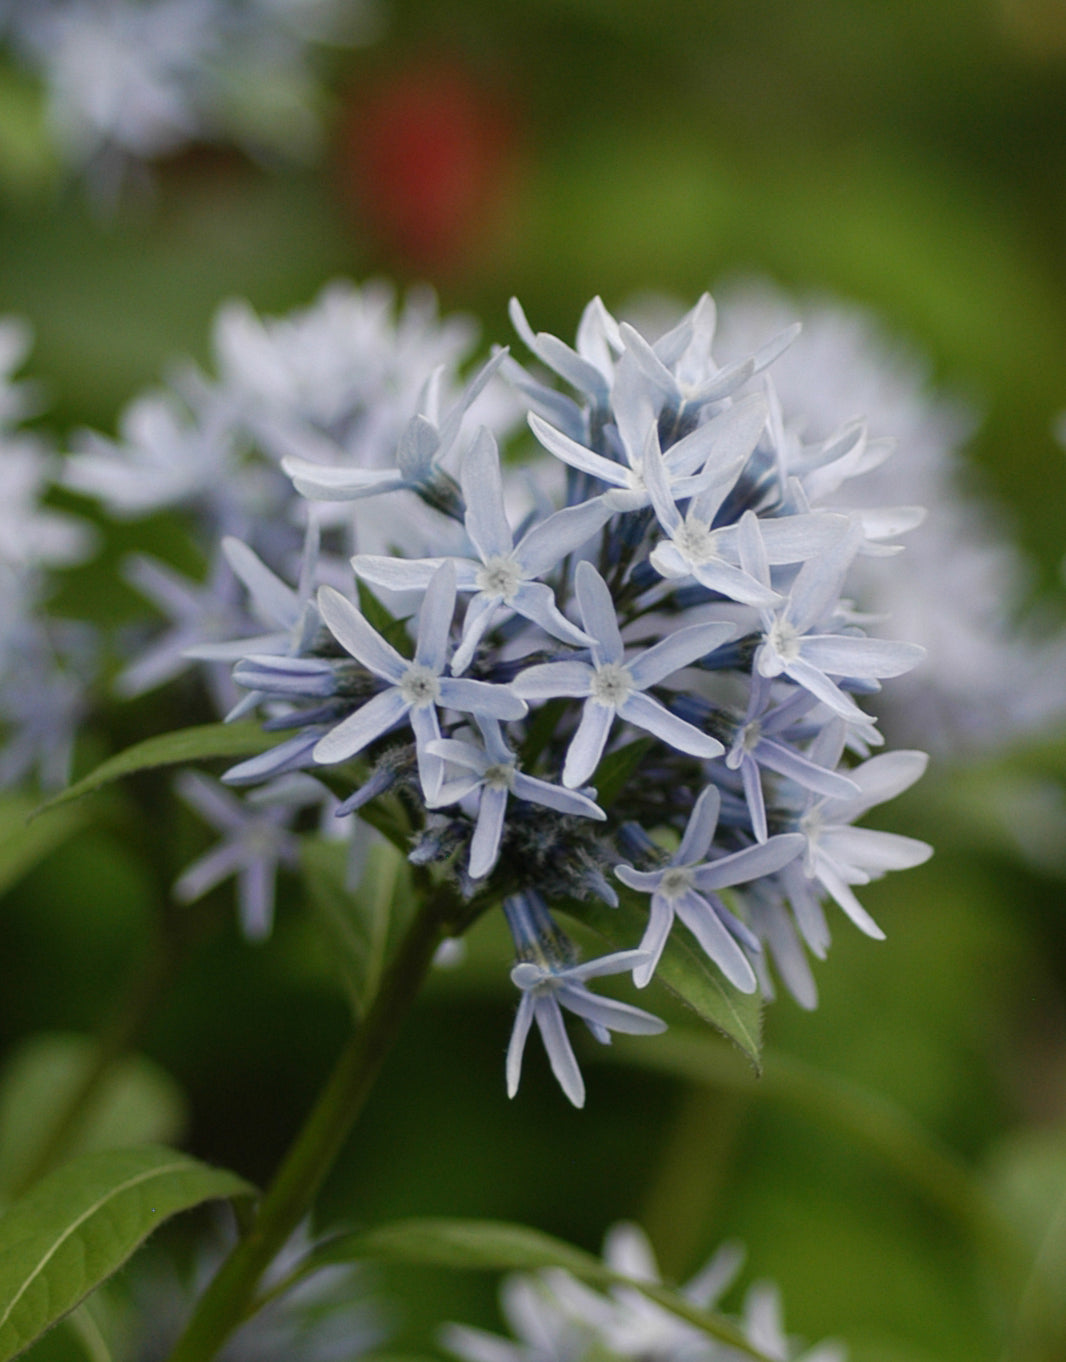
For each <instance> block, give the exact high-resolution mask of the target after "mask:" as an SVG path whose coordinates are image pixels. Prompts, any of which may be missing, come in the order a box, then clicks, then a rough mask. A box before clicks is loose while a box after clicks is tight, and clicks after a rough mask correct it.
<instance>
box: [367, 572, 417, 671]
mask: <svg viewBox="0 0 1066 1362" xmlns="http://www.w3.org/2000/svg"><path fill="white" fill-rule="evenodd" d="M356 591H357V593H358V596H359V609H360V610H361V611H362V612H363V616H364V618H365V619H366V622H367V624H369V625H371V626H372V627H373V628H374V629H376V630H377V631H378V633H379V634H380V635H381V637H382V638H383V639H384V640H385V641H386V643H391V644H392V646H393V647H394V648H395V649H396V651H397V652H398V653H402V654H403V655H404V657H410V655H411V638H410V635H409V634H408V632H407V623H406V621H405V620H398V619H396V617H395V616H394V615H392V614H390V612H389V611H388V610H386V608H385V607H384V606H383V605H382V604H381V602H380V601H379V600H378V598H377V597H376V596H375V595H374V593H373V592H372V591H371V590H370V588H369V587H368V586H367V584H366V582H364V581H363V580H362V578H360V579H359V581H358V582H357V583H356Z"/></svg>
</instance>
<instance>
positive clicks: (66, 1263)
mask: <svg viewBox="0 0 1066 1362" xmlns="http://www.w3.org/2000/svg"><path fill="white" fill-rule="evenodd" d="M252 1192H253V1189H252V1187H250V1186H249V1184H248V1183H247V1182H245V1181H244V1179H243V1178H239V1177H237V1175H236V1174H235V1173H229V1172H226V1171H225V1170H223V1169H218V1168H209V1167H207V1166H206V1165H205V1164H202V1163H199V1162H197V1160H196V1159H191V1158H189V1157H188V1155H186V1154H179V1153H177V1152H175V1151H174V1150H172V1149H164V1148H162V1147H160V1146H158V1145H146V1146H141V1147H139V1148H136V1149H122V1150H108V1151H107V1152H105V1153H95V1154H85V1155H83V1156H82V1157H81V1158H79V1159H75V1160H74V1161H73V1162H71V1163H68V1164H66V1165H65V1166H64V1167H63V1168H60V1169H58V1170H57V1171H56V1172H54V1173H50V1174H49V1175H48V1176H47V1177H45V1178H42V1179H41V1181H40V1182H38V1183H36V1184H35V1185H34V1186H33V1187H32V1188H31V1189H30V1191H29V1192H27V1193H26V1195H25V1196H24V1197H22V1198H21V1199H20V1200H19V1201H16V1202H15V1203H14V1205H13V1206H11V1208H10V1209H9V1210H8V1211H7V1213H6V1215H4V1216H3V1217H0V1245H3V1247H2V1248H0V1362H8V1359H9V1358H12V1357H16V1356H18V1354H19V1353H20V1352H22V1351H23V1349H24V1348H26V1347H28V1346H29V1345H30V1343H32V1342H33V1340H34V1339H35V1338H38V1337H39V1336H40V1335H41V1334H42V1333H44V1331H45V1330H46V1329H48V1328H50V1327H51V1326H52V1325H53V1324H55V1323H56V1321H57V1320H59V1319H61V1318H62V1317H63V1316H64V1315H65V1314H67V1312H68V1311H70V1310H72V1309H73V1308H74V1307H75V1306H76V1305H77V1304H78V1302H79V1301H81V1300H83V1299H84V1297H85V1296H87V1295H88V1293H89V1292H90V1291H92V1290H93V1289H94V1288H95V1287H97V1286H99V1284H100V1283H101V1282H102V1281H105V1280H106V1279H107V1278H108V1277H110V1276H111V1274H112V1273H114V1272H116V1271H117V1270H118V1269H119V1268H120V1267H121V1266H122V1264H123V1263H124V1262H125V1261H126V1259H127V1258H128V1257H129V1256H130V1254H131V1253H132V1252H133V1251H134V1249H136V1248H137V1246H138V1245H139V1244H140V1243H141V1242H142V1241H143V1240H144V1239H146V1238H147V1237H148V1235H149V1234H151V1232H152V1231H153V1230H154V1229H155V1228H156V1226H157V1225H160V1224H161V1223H162V1222H163V1221H164V1220H166V1219H167V1218H168V1217H169V1216H172V1215H175V1214H176V1213H177V1212H178V1211H183V1210H186V1209H188V1208H189V1207H191V1206H196V1205H198V1204H199V1203H200V1202H202V1201H209V1200H212V1199H214V1198H216V1197H243V1196H249V1195H251V1194H252Z"/></svg>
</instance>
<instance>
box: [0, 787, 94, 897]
mask: <svg viewBox="0 0 1066 1362" xmlns="http://www.w3.org/2000/svg"><path fill="white" fill-rule="evenodd" d="M33 809H34V802H33V801H32V800H29V799H27V798H26V797H25V796H23V795H10V796H8V797H7V798H5V799H4V800H3V801H2V802H0V894H2V893H4V892H5V891H6V890H7V889H9V888H10V887H11V885H13V884H15V883H16V882H17V881H18V880H19V879H20V878H21V877H22V876H23V875H25V874H26V872H27V871H28V870H32V869H33V867H34V866H35V865H37V863H38V862H39V861H43V860H44V859H45V857H46V856H49V855H51V853H52V852H53V851H54V850H55V849H56V847H58V846H60V845H61V844H62V843H63V842H65V841H66V840H67V838H68V837H70V836H72V835H73V834H74V833H75V832H77V831H78V829H79V828H81V827H82V826H83V825H84V823H85V819H84V817H83V816H82V814H81V813H80V812H76V811H75V810H73V809H64V810H63V814H62V816H59V815H57V816H56V817H55V818H50V819H48V821H47V822H45V823H37V824H35V825H34V826H33V827H27V826H26V820H27V819H28V818H29V817H30V815H31V814H32V813H33Z"/></svg>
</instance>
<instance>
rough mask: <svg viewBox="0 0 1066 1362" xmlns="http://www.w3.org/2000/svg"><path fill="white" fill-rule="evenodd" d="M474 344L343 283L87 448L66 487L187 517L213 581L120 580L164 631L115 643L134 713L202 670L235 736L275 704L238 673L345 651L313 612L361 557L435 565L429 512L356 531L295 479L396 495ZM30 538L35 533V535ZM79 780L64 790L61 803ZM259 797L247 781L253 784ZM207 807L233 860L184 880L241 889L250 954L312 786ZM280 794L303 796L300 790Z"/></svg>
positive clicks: (156, 395) (486, 408)
mask: <svg viewBox="0 0 1066 1362" xmlns="http://www.w3.org/2000/svg"><path fill="white" fill-rule="evenodd" d="M474 339H475V331H474V328H473V326H472V324H471V323H470V322H469V321H468V320H467V319H466V318H463V317H449V318H440V317H439V316H438V314H437V308H436V300H435V298H434V297H433V295H432V294H431V293H430V292H429V291H428V290H425V289H422V290H418V289H413V290H411V292H410V293H409V294H408V296H407V297H406V299H405V300H404V301H403V302H402V304H399V305H398V304H397V299H396V296H395V291H394V290H393V289H392V288H391V286H389V285H388V284H386V283H384V282H382V281H373V282H370V283H367V284H364V285H363V286H361V287H358V288H356V287H355V286H353V285H351V284H349V283H346V282H342V281H338V282H335V283H333V284H331V285H329V286H328V287H327V288H325V289H324V290H323V291H322V293H321V295H320V296H319V297H318V299H317V300H316V301H315V302H314V303H312V304H311V305H310V306H309V307H306V308H302V309H299V310H297V311H294V312H292V313H289V314H288V315H286V316H283V317H270V318H261V317H259V316H257V315H256V314H255V313H254V312H253V311H252V309H251V308H250V307H249V306H248V305H247V304H246V303H243V302H231V303H227V304H226V305H224V306H223V307H222V308H221V309H220V310H219V313H218V315H217V318H216V320H215V325H214V334H213V351H214V360H215V370H216V373H215V374H214V375H209V374H205V373H203V372H201V371H200V370H198V369H194V368H193V367H191V366H189V365H187V364H186V365H185V366H183V367H180V368H179V369H177V370H176V372H175V373H174V375H173V377H172V380H171V382H170V383H169V384H168V385H167V386H166V387H164V388H160V389H159V390H156V391H152V392H148V393H145V394H142V395H141V396H139V397H137V398H136V399H135V400H134V401H133V402H131V403H130V405H129V406H128V407H127V408H126V410H125V411H124V412H123V413H122V415H121V417H120V420H119V435H118V438H117V439H116V438H112V437H108V436H105V435H102V434H99V433H96V432H93V431H84V432H81V433H80V434H79V435H77V436H76V437H75V441H74V448H73V450H72V451H71V453H70V454H69V455H68V456H67V459H66V461H65V468H64V474H63V482H64V483H65V485H66V487H68V488H69V489H71V490H73V491H75V492H77V493H79V494H81V495H84V496H87V497H91V498H93V499H94V500H95V501H97V502H98V503H100V505H101V507H102V509H103V511H104V512H105V513H106V514H107V515H108V516H110V517H112V518H113V519H116V520H121V521H131V522H136V521H140V520H142V519H144V518H147V517H150V516H153V515H157V514H159V513H160V512H164V511H166V512H170V513H171V514H177V515H179V516H181V517H182V518H183V519H184V521H185V524H186V526H187V527H188V529H189V531H190V534H191V535H192V537H193V539H194V541H195V545H196V548H197V550H199V552H200V553H201V554H202V555H203V557H204V559H205V562H206V567H205V571H204V573H203V575H202V576H201V577H192V576H189V575H187V574H186V573H185V572H183V571H179V570H178V569H177V568H175V567H174V566H172V565H171V564H169V563H166V562H163V561H161V560H160V559H158V558H156V557H154V556H152V555H150V554H148V553H138V554H132V555H130V556H129V557H128V558H126V559H125V560H124V562H123V563H122V572H123V575H124V576H125V578H126V580H127V581H128V582H129V584H130V585H131V586H132V587H133V588H134V589H135V590H136V591H137V592H138V593H139V594H140V595H141V596H143V597H144V598H145V599H146V601H148V602H149V603H150V604H151V605H152V606H153V607H154V608H155V610H156V611H157V612H158V613H159V615H161V616H162V617H163V618H164V619H165V620H166V624H165V625H164V626H163V627H162V628H161V629H156V628H153V626H152V625H151V624H148V623H147V622H146V623H145V625H144V626H143V627H142V628H140V629H138V630H136V631H133V632H130V631H126V632H125V634H124V635H123V636H122V637H120V638H119V639H117V640H116V642H117V643H118V645H119V647H120V649H121V651H122V652H123V653H124V654H125V657H126V661H125V665H124V666H123V667H122V668H121V670H120V671H119V673H118V675H117V678H116V682H115V686H116V690H117V691H118V693H119V694H120V695H122V696H126V697H134V696H139V695H143V694H145V693H147V692H149V691H152V690H154V689H156V688H157V687H159V686H161V685H163V684H165V683H167V682H170V681H172V680H174V679H176V678H177V677H179V676H181V675H183V674H184V673H186V672H188V671H189V669H190V668H192V667H193V666H194V665H195V664H196V663H197V662H199V663H200V664H201V668H202V672H203V676H204V680H205V682H206V685H207V689H208V692H209V695H210V697H211V699H212V701H213V703H214V706H215V708H216V710H217V712H218V714H219V716H220V717H221V716H223V715H226V714H233V715H238V714H240V713H242V712H244V711H245V710H246V709H253V708H254V707H255V705H256V703H257V702H258V700H260V699H262V698H265V697H264V695H263V694H262V693H260V692H258V691H256V690H255V689H247V690H246V691H245V692H242V691H241V690H240V689H239V688H238V687H237V686H235V684H234V682H233V679H232V676H231V671H232V669H233V665H234V663H240V664H241V668H240V673H239V676H240V679H241V680H242V681H244V682H247V681H248V680H249V678H251V677H253V676H254V675H255V671H256V668H257V667H258V668H262V667H269V666H270V665H272V663H273V661H274V659H275V655H278V654H280V655H282V656H291V657H307V656H308V655H309V654H310V653H312V652H313V651H314V649H315V648H316V646H319V645H320V644H321V641H322V637H323V636H325V637H329V635H328V634H327V632H326V629H325V625H324V624H323V623H322V620H321V617H320V615H319V611H318V606H317V603H316V601H315V593H316V591H317V588H318V587H319V586H320V585H321V584H322V583H324V582H335V583H337V584H338V585H342V586H343V585H345V584H346V583H347V582H348V581H349V580H350V574H349V572H348V570H347V566H346V564H347V559H348V558H349V557H350V556H351V554H352V553H353V551H354V550H355V549H356V548H357V547H360V548H367V549H375V548H377V547H380V546H382V545H383V544H384V543H389V542H393V543H395V542H399V543H401V544H404V545H405V546H406V547H407V548H408V549H409V550H410V551H412V552H420V551H421V550H422V549H423V548H424V546H425V544H426V543H427V542H428V537H429V536H430V535H432V534H435V533H436V532H437V525H436V521H437V520H438V519H439V517H438V516H437V513H436V512H433V511H430V510H428V509H426V508H425V507H424V506H423V504H422V502H421V501H420V500H419V498H418V497H417V496H414V495H411V496H409V497H407V498H406V499H405V498H403V497H401V498H399V499H398V500H399V503H400V504H399V505H398V506H397V508H396V511H395V514H394V515H392V517H391V518H390V517H388V516H382V515H380V514H377V515H375V516H373V517H370V519H369V523H368V524H366V525H359V526H358V527H357V526H355V525H354V524H353V523H352V520H351V517H349V516H347V514H342V515H341V516H337V515H333V516H331V515H330V514H329V508H315V510H314V512H313V513H312V511H311V508H310V507H309V503H307V502H306V501H304V500H303V499H302V498H301V497H299V496H297V495H296V493H295V492H294V491H293V487H292V483H291V481H290V480H289V478H288V477H287V476H286V474H285V473H283V472H282V469H281V461H282V459H287V458H293V459H297V458H303V459H311V458H312V457H313V459H314V460H315V467H316V468H317V469H318V470H319V471H320V472H321V471H323V470H325V469H327V468H328V467H329V466H330V465H331V464H334V465H337V466H341V467H344V466H351V465H353V464H354V465H356V466H358V467H359V468H360V469H362V470H364V471H369V472H371V475H372V476H373V475H374V474H373V470H378V471H377V476H379V477H385V478H389V477H391V476H392V473H391V472H390V471H389V468H388V465H391V464H392V463H393V461H394V459H395V456H396V450H397V446H398V444H399V442H400V440H401V438H402V436H403V435H404V432H405V430H406V429H407V427H408V424H409V422H410V420H411V414H412V412H413V411H416V410H418V409H419V408H421V409H424V410H425V411H426V412H428V413H429V415H428V416H427V417H425V418H424V419H425V420H426V421H430V420H431V419H433V417H434V416H435V415H436V414H438V413H439V410H440V409H441V408H442V407H448V408H450V407H452V406H453V405H454V404H455V403H456V401H460V390H459V387H458V386H457V383H456V381H455V380H454V378H453V375H454V374H455V372H456V370H457V368H458V366H459V364H460V362H461V361H462V359H463V357H464V356H465V355H466V353H467V352H468V351H469V349H470V347H471V345H472V343H473V341H474ZM0 359H2V355H0ZM427 375H429V376H430V377H429V379H428V381H427ZM12 391H14V390H12ZM2 395H3V393H2V391H0V396H2ZM11 402H12V403H13V402H14V398H13V397H12V398H11ZM505 410H506V411H510V410H511V404H510V403H507V404H505V405H501V403H500V400H499V397H498V396H496V397H495V398H493V396H492V395H491V394H486V396H485V398H483V399H482V402H481V404H480V406H479V411H480V412H481V415H482V419H490V420H493V421H495V415H494V413H496V412H498V413H500V415H501V417H502V415H503V413H504V411H505ZM464 412H465V408H463V407H462V405H461V401H460V409H459V411H458V419H457V420H456V421H455V425H456V430H455V432H454V435H453V436H451V437H449V438H454V436H457V435H458V427H459V425H461V423H462V417H463V415H464ZM378 509H380V502H379V503H378ZM420 513H421V514H420ZM35 523H37V524H40V523H41V521H40V518H39V517H38V520H37V522H35ZM28 524H29V521H28V520H27V519H26V518H25V517H23V518H22V525H21V528H20V534H25V533H27V526H28ZM290 582H291V583H292V584H291V585H290ZM306 665H308V664H305V666H306ZM353 666H355V664H353ZM356 669H357V670H358V668H356ZM38 693H39V690H38ZM79 693H80V692H79ZM242 695H243V699H242ZM28 698H29V697H28V696H27V699H28ZM9 699H11V701H12V703H13V697H11V696H10V694H9ZM516 708H517V706H516V705H515V704H513V703H512V710H514V709H516ZM56 731H57V732H58V731H60V730H58V729H57V730H56ZM62 731H63V732H66V731H67V730H66V729H63V730H62ZM23 732H24V733H25V732H28V729H26V727H25V725H24V726H23ZM318 736H321V735H320V734H319V733H317V731H316V730H315V729H314V727H313V726H312V727H310V728H309V727H306V726H301V728H300V729H299V731H298V733H297V734H296V735H295V737H294V738H293V739H292V740H291V742H290V745H289V748H290V750H292V752H293V755H292V762H291V765H286V763H284V762H283V761H279V759H278V757H277V755H276V754H271V760H270V762H269V763H268V765H269V767H270V770H269V772H268V774H269V776H270V777H271V781H272V782H274V780H275V778H277V777H280V776H284V775H286V773H287V772H288V771H290V770H298V769H299V768H300V767H301V766H303V765H306V763H307V756H308V753H309V751H310V749H311V748H312V747H313V746H314V743H315V741H317V737H318ZM64 750H65V749H64ZM66 774H67V773H66V771H65V769H63V770H62V771H60V773H59V777H58V778H59V781H60V783H61V782H62V780H63V779H65V778H66ZM258 778H259V777H258V775H257V772H256V766H255V763H249V779H258ZM212 785H213V786H214V794H213V796H212V795H209V794H208V793H207V791H208V790H209V789H210V788H211V787H212ZM196 788H197V790H198V791H199V793H198V794H190V792H191V789H192V787H189V786H183V787H182V790H181V793H182V794H183V797H185V799H186V802H187V803H189V804H190V807H192V808H193V809H194V810H195V811H196V812H197V813H198V814H199V815H200V816H202V817H203V818H204V819H205V821H206V822H207V823H209V824H210V825H211V826H212V827H214V828H215V829H216V830H217V831H219V832H220V833H221V834H222V840H221V842H220V843H219V844H218V846H217V848H216V849H215V850H214V851H213V852H210V853H208V858H207V860H206V863H200V864H199V865H198V866H197V867H195V868H191V869H190V871H188V872H186V874H185V875H183V876H182V877H181V879H180V880H179V881H178V884H177V886H176V890H177V893H178V894H179V896H180V897H182V898H184V899H190V898H193V897H197V896H198V895H199V894H201V893H205V892H206V891H207V889H208V888H209V887H210V886H211V885H213V884H214V883H216V882H217V881H218V879H219V878H221V877H222V876H223V875H227V874H228V875H234V876H236V878H237V881H238V886H239V889H238V892H239V899H240V910H241V920H242V923H243V924H244V926H245V928H246V930H247V931H248V932H249V934H250V935H251V936H253V937H259V936H262V935H264V934H265V933H266V932H268V931H269V930H270V924H271V920H272V915H273V904H274V874H275V870H276V868H277V867H278V866H279V865H290V864H292V863H293V860H294V858H293V856H292V855H290V854H288V852H286V853H285V854H280V853H281V850H282V849H283V848H285V847H287V845H288V843H287V841H286V837H287V835H288V833H287V829H288V827H289V826H290V825H291V824H292V823H293V821H294V819H295V818H296V817H297V815H298V811H299V810H300V809H304V808H306V805H307V802H308V799H309V794H308V789H307V786H306V785H305V786H303V787H300V788H299V798H298V799H296V800H295V802H294V803H291V804H289V805H286V803H285V800H284V799H281V798H280V797H279V799H277V800H275V799H273V798H272V797H271V798H268V799H267V801H266V805H264V804H262V803H260V804H258V805H253V806H246V805H244V804H242V803H241V802H240V801H239V800H238V799H237V798H236V797H235V796H233V795H232V794H228V793H227V792H226V791H225V790H221V789H219V788H218V786H217V782H212V781H209V780H208V778H207V777H200V778H199V784H198V785H197V787H196ZM279 788H280V791H281V793H282V794H283V795H291V794H292V793H293V791H294V790H295V789H297V788H298V787H294V786H293V785H292V783H291V782H288V783H283V784H281V785H280V787H279ZM312 788H313V789H314V790H315V791H316V792H317V802H318V804H319V806H320V807H321V808H322V809H323V810H328V811H329V812H330V813H332V808H333V805H334V803H335V802H336V801H335V800H333V798H332V796H331V795H330V794H329V793H328V791H326V790H324V789H323V788H322V786H321V785H318V784H314V783H312ZM267 791H268V794H269V793H270V787H267ZM241 810H243V815H242V816H238V813H239V811H241ZM267 810H268V811H267ZM336 826H337V827H338V829H340V827H341V825H336ZM271 828H273V830H274V833H275V836H273V837H272V836H271V835H270V833H271ZM194 870H195V873H194Z"/></svg>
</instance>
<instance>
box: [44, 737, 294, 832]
mask: <svg viewBox="0 0 1066 1362" xmlns="http://www.w3.org/2000/svg"><path fill="white" fill-rule="evenodd" d="M278 741H279V739H278V736H277V734H276V733H265V732H264V731H263V730H262V729H261V728H260V727H259V726H258V724H256V723H254V722H251V721H248V722H245V723H237V724H200V725H198V726H197V727H196V728H179V729H178V730H177V731H176V732H174V733H163V734H160V735H159V737H156V738H147V739H146V740H145V741H144V742H139V743H136V744H135V745H134V746H133V747H127V748H126V750H125V751H124V752H119V753H118V754H117V755H116V756H114V757H109V758H108V759H107V761H104V762H101V763H100V765H99V766H98V767H97V768H96V770H95V771H91V772H90V773H89V774H88V775H87V776H84V777H83V778H82V779H81V780H78V781H75V782H74V784H73V785H70V786H68V787H67V788H66V789H65V790H63V791H61V792H60V793H59V794H57V795H55V796H54V797H53V798H52V799H49V800H47V801H46V802H45V803H44V804H41V805H40V806H39V807H38V808H37V809H35V810H34V812H33V813H32V815H31V817H32V818H36V817H37V816H38V815H39V814H42V813H47V812H48V811H49V810H51V809H55V808H58V807H59V806H60V805H62V804H67V803H69V802H70V801H71V800H72V799H80V798H81V797H82V795H87V794H91V793H92V792H93V791H94V790H99V789H100V788H101V787H102V786H104V785H108V784H110V783H111V781H114V780H121V779H122V777H123V776H131V775H134V774H135V773H136V772H137V771H147V770H150V769H152V768H153V767H156V766H180V765H183V764H184V763H186V762H194V761H210V760H212V759H213V758H215V757H252V756H255V755H256V753H258V752H266V751H267V750H268V749H269V748H271V747H273V746H275V744H276V743H277V742H278Z"/></svg>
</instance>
